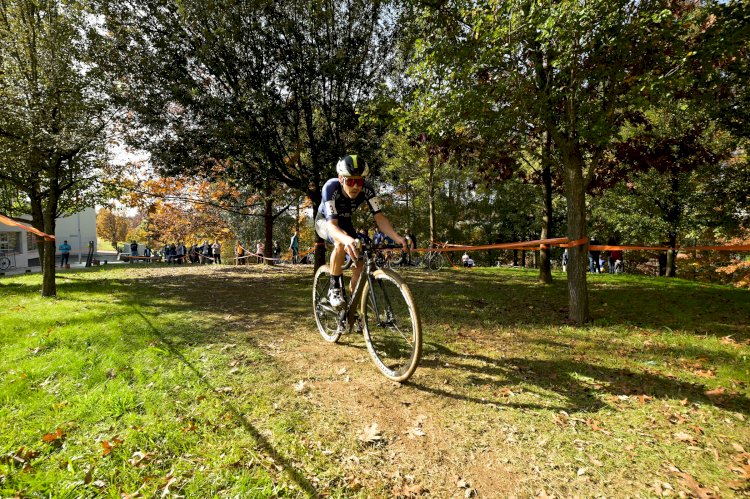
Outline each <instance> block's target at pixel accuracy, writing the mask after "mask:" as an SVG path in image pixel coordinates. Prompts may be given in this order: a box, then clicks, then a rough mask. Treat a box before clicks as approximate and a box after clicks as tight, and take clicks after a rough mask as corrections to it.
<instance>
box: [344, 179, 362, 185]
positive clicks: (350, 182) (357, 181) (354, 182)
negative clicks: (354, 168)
mask: <svg viewBox="0 0 750 499" xmlns="http://www.w3.org/2000/svg"><path fill="white" fill-rule="evenodd" d="M344 183H345V184H346V185H348V186H349V187H354V186H357V187H362V186H364V185H365V179H364V177H346V178H344Z"/></svg>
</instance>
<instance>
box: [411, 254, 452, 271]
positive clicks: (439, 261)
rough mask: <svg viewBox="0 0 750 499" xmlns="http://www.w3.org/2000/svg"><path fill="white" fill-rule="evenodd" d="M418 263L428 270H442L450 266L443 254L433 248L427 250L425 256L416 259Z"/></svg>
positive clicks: (418, 265)
mask: <svg viewBox="0 0 750 499" xmlns="http://www.w3.org/2000/svg"><path fill="white" fill-rule="evenodd" d="M416 265H417V267H422V268H425V269H427V270H440V269H442V268H443V267H447V266H448V264H447V262H446V260H445V257H444V256H443V254H442V253H440V252H439V251H432V250H431V251H426V252H425V254H424V256H422V258H419V259H418V260H417V261H416Z"/></svg>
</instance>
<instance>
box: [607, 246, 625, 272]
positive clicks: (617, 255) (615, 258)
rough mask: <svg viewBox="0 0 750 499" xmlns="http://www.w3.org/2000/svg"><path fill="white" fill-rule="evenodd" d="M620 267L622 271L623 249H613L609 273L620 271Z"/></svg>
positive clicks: (610, 253) (610, 256)
mask: <svg viewBox="0 0 750 499" xmlns="http://www.w3.org/2000/svg"><path fill="white" fill-rule="evenodd" d="M618 268H619V270H620V272H622V251H620V250H612V251H610V252H609V273H610V274H616V273H618V272H617V270H618Z"/></svg>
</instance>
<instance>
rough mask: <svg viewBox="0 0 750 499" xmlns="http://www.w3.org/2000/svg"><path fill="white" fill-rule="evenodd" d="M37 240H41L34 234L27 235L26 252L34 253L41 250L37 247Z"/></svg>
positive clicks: (28, 233)
mask: <svg viewBox="0 0 750 499" xmlns="http://www.w3.org/2000/svg"><path fill="white" fill-rule="evenodd" d="M37 239H39V237H38V236H37V235H36V234H34V233H33V232H27V233H26V251H34V250H37V249H39V246H38V245H37Z"/></svg>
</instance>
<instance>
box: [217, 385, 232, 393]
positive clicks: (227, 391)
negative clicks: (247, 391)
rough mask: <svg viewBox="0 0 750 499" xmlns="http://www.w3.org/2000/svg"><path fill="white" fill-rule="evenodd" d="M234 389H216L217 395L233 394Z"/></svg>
mask: <svg viewBox="0 0 750 499" xmlns="http://www.w3.org/2000/svg"><path fill="white" fill-rule="evenodd" d="M233 391H234V388H232V387H231V386H222V387H219V388H217V389H216V393H232V392H233Z"/></svg>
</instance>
